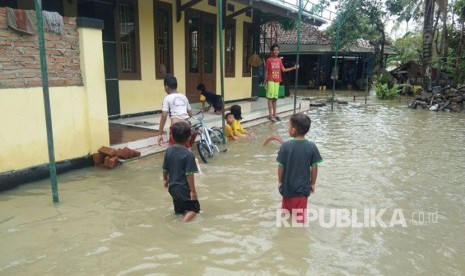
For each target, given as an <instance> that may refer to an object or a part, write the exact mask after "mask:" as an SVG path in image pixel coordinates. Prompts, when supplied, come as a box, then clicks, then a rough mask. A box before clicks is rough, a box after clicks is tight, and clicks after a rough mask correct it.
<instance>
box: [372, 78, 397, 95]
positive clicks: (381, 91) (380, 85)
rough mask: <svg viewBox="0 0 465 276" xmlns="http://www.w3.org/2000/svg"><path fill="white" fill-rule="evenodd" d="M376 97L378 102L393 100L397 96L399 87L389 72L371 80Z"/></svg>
mask: <svg viewBox="0 0 465 276" xmlns="http://www.w3.org/2000/svg"><path fill="white" fill-rule="evenodd" d="M373 86H374V89H375V92H376V97H377V98H378V99H380V100H393V99H395V98H397V96H399V87H398V86H397V85H396V84H395V81H394V78H393V77H392V76H391V74H389V72H387V71H384V72H382V73H380V74H379V75H377V76H375V77H374V78H373Z"/></svg>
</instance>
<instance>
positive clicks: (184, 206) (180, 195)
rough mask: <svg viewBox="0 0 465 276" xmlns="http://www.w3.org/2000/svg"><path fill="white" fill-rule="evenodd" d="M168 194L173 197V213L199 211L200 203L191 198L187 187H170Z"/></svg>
mask: <svg viewBox="0 0 465 276" xmlns="http://www.w3.org/2000/svg"><path fill="white" fill-rule="evenodd" d="M169 192H170V195H171V197H172V198H173V205H174V213H175V214H184V213H186V212H188V211H193V212H196V213H199V212H200V203H199V201H198V200H191V199H190V198H191V195H190V191H189V189H183V188H181V187H180V188H172V189H169Z"/></svg>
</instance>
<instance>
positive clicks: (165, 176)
mask: <svg viewBox="0 0 465 276" xmlns="http://www.w3.org/2000/svg"><path fill="white" fill-rule="evenodd" d="M163 187H165V188H168V172H167V171H163Z"/></svg>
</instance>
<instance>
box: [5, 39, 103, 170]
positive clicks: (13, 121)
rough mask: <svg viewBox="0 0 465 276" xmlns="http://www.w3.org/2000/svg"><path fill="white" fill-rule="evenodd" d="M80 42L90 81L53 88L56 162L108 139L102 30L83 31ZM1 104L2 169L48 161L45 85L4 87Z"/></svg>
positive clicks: (84, 69) (85, 74) (90, 150)
mask: <svg viewBox="0 0 465 276" xmlns="http://www.w3.org/2000/svg"><path fill="white" fill-rule="evenodd" d="M80 42H81V43H80V47H81V48H80V50H81V62H84V61H87V62H84V63H82V64H81V69H82V72H83V78H84V84H85V86H84V87H82V86H80V87H77V86H75V87H51V88H50V89H49V90H50V91H49V94H50V106H51V107H50V109H51V114H52V127H53V136H54V150H55V159H56V161H57V162H58V161H62V160H67V159H73V158H78V157H83V156H86V155H88V154H89V153H93V152H96V150H97V149H98V148H99V147H100V146H103V145H108V144H109V133H108V119H107V118H108V115H107V111H106V96H105V95H106V94H105V81H104V77H103V74H104V73H103V50H102V34H101V30H87V31H86V30H80ZM83 42H85V43H86V45H82V44H83ZM83 55H84V56H85V57H83ZM89 76H92V77H89ZM0 103H1V108H0V125H1V126H2V130H1V132H0V145H1V154H0V173H4V172H8V171H12V170H19V169H25V168H28V167H34V166H38V165H42V164H46V163H48V162H49V159H48V146H47V130H46V124H45V111H44V110H45V108H44V101H43V92H42V88H41V87H35V88H23V89H1V90H0Z"/></svg>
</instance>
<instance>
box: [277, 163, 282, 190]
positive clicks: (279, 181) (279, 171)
mask: <svg viewBox="0 0 465 276" xmlns="http://www.w3.org/2000/svg"><path fill="white" fill-rule="evenodd" d="M281 185H283V166H280V165H278V188H280V187H281Z"/></svg>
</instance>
